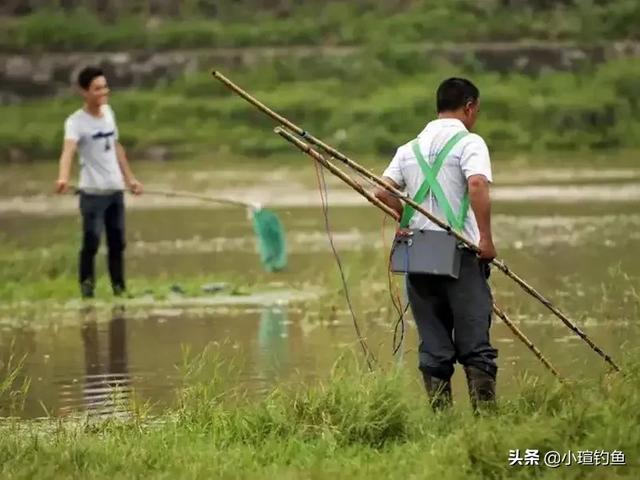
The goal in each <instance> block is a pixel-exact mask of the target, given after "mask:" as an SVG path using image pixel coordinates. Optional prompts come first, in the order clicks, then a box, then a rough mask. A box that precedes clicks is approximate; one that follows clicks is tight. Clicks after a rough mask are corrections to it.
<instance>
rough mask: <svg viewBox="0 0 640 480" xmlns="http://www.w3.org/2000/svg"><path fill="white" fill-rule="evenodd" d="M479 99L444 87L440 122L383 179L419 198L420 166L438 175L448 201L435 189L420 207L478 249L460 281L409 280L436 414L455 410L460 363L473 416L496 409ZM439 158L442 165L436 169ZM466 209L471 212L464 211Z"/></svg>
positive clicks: (416, 223)
mask: <svg viewBox="0 0 640 480" xmlns="http://www.w3.org/2000/svg"><path fill="white" fill-rule="evenodd" d="M479 96H480V95H479V91H478V89H477V88H476V87H475V85H473V84H472V83H471V82H470V81H469V80H466V79H462V78H450V79H448V80H445V81H444V82H443V83H442V84H441V85H440V86H439V88H438V91H437V112H438V118H437V119H436V120H433V121H431V122H429V123H428V124H427V126H426V127H425V128H424V130H422V132H421V133H420V134H419V135H418V138H417V139H416V140H415V141H412V142H409V143H407V144H405V145H402V146H401V147H400V148H398V150H397V152H396V154H395V156H394V157H393V160H392V161H391V163H390V164H389V166H388V167H387V169H386V170H385V172H384V177H385V180H386V181H387V182H388V183H389V184H391V185H393V186H394V187H396V188H398V189H402V190H404V191H405V192H406V193H407V194H408V195H409V196H410V197H412V198H414V197H415V195H416V193H417V192H418V190H419V189H420V187H421V185H422V184H423V182H424V181H425V176H424V174H423V168H421V165H420V163H423V165H424V163H426V164H428V165H429V167H430V168H432V169H434V170H435V169H436V168H439V170H438V171H437V173H436V181H437V183H438V184H439V186H440V187H441V191H442V193H443V194H444V195H443V196H442V195H439V193H440V192H436V193H434V192H433V189H430V191H429V193H428V194H427V196H426V197H425V199H424V201H423V202H422V206H423V207H424V208H425V209H426V210H427V211H429V212H431V213H433V214H434V215H435V216H436V217H438V218H440V219H443V220H445V221H446V222H448V223H449V224H450V225H451V226H452V227H454V228H455V229H457V230H458V231H459V232H460V233H461V234H462V235H463V236H465V237H467V238H468V239H470V240H471V241H473V242H474V243H476V244H477V245H478V246H479V247H480V254H479V256H476V254H474V253H473V252H472V251H471V250H469V249H463V250H462V255H461V268H460V275H459V277H458V278H457V279H454V278H450V277H444V276H437V275H425V274H407V279H406V280H407V294H408V297H409V304H410V305H411V310H412V312H413V316H414V319H415V321H416V324H417V327H418V332H419V336H420V346H419V354H420V363H419V368H420V370H421V372H422V375H423V378H424V383H425V387H426V389H427V392H428V394H429V396H430V398H431V404H432V406H433V407H434V408H441V407H444V406H447V405H449V404H450V403H451V382H450V379H451V376H452V375H453V372H454V363H455V362H456V360H457V361H458V362H460V363H461V364H462V365H463V366H464V369H465V373H466V375H467V382H468V385H469V393H470V396H471V400H472V404H473V406H474V408H476V409H477V408H478V407H479V406H480V405H482V404H493V403H494V402H495V378H496V373H497V366H496V362H495V359H496V356H497V350H496V349H494V348H493V347H492V346H491V343H490V339H489V329H490V326H491V312H492V303H493V300H492V297H491V291H490V289H489V285H488V282H487V277H488V275H489V269H488V262H489V261H490V260H492V259H493V258H495V256H496V250H495V246H494V244H493V238H492V234H491V213H490V212H491V206H490V197H489V184H490V183H491V181H492V175H491V162H490V159H489V150H488V148H487V145H486V144H485V142H484V140H483V139H482V137H480V136H479V135H476V134H474V133H469V131H470V130H471V129H472V128H473V126H474V124H475V122H476V117H477V114H478V110H479ZM416 149H417V150H416ZM447 149H448V150H447ZM441 151H443V152H445V153H443V154H442V155H441V157H442V158H443V161H442V163H441V164H440V166H439V167H435V166H434V163H435V159H436V157H438V154H439V153H440V152H441ZM416 152H417V153H416ZM447 152H448V153H447ZM418 155H420V156H421V158H420V159H418ZM419 160H420V161H419ZM467 195H468V198H465V197H466V196H467ZM376 196H377V197H378V198H379V199H380V200H382V201H383V202H385V203H386V204H387V205H389V206H390V207H391V208H393V209H394V210H395V211H396V212H398V215H399V216H402V215H403V213H404V207H403V205H402V203H401V202H400V200H398V198H396V197H394V196H392V195H391V194H390V193H388V192H387V191H386V190H384V189H378V190H377V191H376ZM438 196H439V198H440V199H441V200H442V201H441V202H439V201H438V198H436V197H438ZM443 197H444V198H443ZM445 204H447V205H445ZM465 204H466V206H469V205H470V207H471V208H470V209H469V210H467V208H466V207H465ZM467 212H468V213H467ZM409 218H410V220H408V219H407V222H406V223H408V227H409V228H411V229H420V230H425V229H426V230H441V228H440V227H438V226H437V225H435V224H434V223H432V222H431V221H429V220H428V219H427V218H426V217H425V216H424V215H421V214H419V213H418V212H413V215H412V216H411V214H410V215H409Z"/></svg>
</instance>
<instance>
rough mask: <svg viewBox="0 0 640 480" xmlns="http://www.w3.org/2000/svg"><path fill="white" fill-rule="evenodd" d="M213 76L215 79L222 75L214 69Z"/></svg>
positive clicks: (212, 70)
mask: <svg viewBox="0 0 640 480" xmlns="http://www.w3.org/2000/svg"><path fill="white" fill-rule="evenodd" d="M211 75H213V76H214V77H218V76H219V75H220V72H218V70H216V69H215V68H213V69H211Z"/></svg>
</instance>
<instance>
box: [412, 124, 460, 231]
mask: <svg viewBox="0 0 640 480" xmlns="http://www.w3.org/2000/svg"><path fill="white" fill-rule="evenodd" d="M468 134H469V132H465V131H462V132H458V133H456V134H455V135H454V136H453V137H451V139H450V140H449V141H448V142H447V143H446V145H445V146H444V148H443V149H442V150H440V152H439V153H438V155H437V156H436V159H435V161H434V162H433V166H432V167H429V165H428V164H427V162H426V161H425V159H424V156H423V155H422V152H421V151H420V144H419V143H418V139H415V140H414V141H413V142H411V148H412V149H413V153H414V155H415V156H416V159H417V160H418V165H420V169H421V170H422V173H423V174H424V182H423V183H422V185H421V186H420V188H419V189H418V191H417V192H416V194H415V196H414V197H413V201H414V202H416V203H418V204H422V202H424V199H425V198H427V195H428V194H429V191H431V192H433V195H434V197H436V200H437V201H438V204H439V205H440V207H441V208H442V209H443V210H444V213H445V215H446V216H447V222H448V223H449V226H451V228H453V229H454V230H456V231H458V232H460V231H462V228H463V227H464V222H465V220H466V219H467V213H468V212H469V193H468V192H466V193H465V194H464V197H463V198H462V203H461V205H460V213H459V214H458V215H456V214H455V213H454V212H453V208H451V204H450V203H449V201H448V200H447V197H446V196H445V194H444V191H443V190H442V187H441V186H440V184H439V183H438V180H437V177H438V173H439V172H440V168H441V167H442V164H443V163H444V161H445V159H446V158H447V157H448V156H449V153H451V150H452V149H453V147H455V146H456V144H457V143H458V142H459V141H460V140H461V139H462V138H464V137H465V136H466V135H468ZM414 213H415V209H414V208H413V207H411V206H410V205H407V204H405V206H404V210H403V212H402V218H401V219H400V228H407V227H408V226H409V222H410V221H411V218H412V217H413V214H414Z"/></svg>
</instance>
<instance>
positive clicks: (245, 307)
mask: <svg viewBox="0 0 640 480" xmlns="http://www.w3.org/2000/svg"><path fill="white" fill-rule="evenodd" d="M550 170H551V169H546V170H545V172H548V171H550ZM630 172H631V173H630ZM614 173H615V172H614ZM614 173H611V172H609V173H608V175H607V182H611V179H612V178H613V179H616V181H618V182H619V183H620V184H621V186H620V187H619V188H618V192H617V193H615V192H613V191H612V190H611V189H610V188H609V186H610V183H607V185H604V184H603V185H600V187H599V188H596V187H594V185H593V184H591V185H590V186H589V187H588V188H587V187H586V186H584V185H581V184H578V183H576V184H568V185H567V184H564V185H562V186H561V184H560V183H557V184H556V185H555V186H554V185H550V186H547V187H545V188H546V190H544V192H545V193H544V195H538V194H535V192H534V191H533V190H531V189H532V188H533V187H530V189H529V190H526V189H517V187H515V186H513V185H512V186H511V187H505V188H509V189H512V190H513V192H514V193H513V194H511V195H510V196H509V195H503V196H501V195H499V194H498V195H496V201H495V212H496V213H495V215H494V229H495V231H496V237H497V238H496V241H497V244H498V246H499V250H500V255H501V257H502V258H503V259H505V260H506V261H507V263H508V264H509V265H510V266H511V267H512V268H513V269H514V270H515V271H517V272H518V273H520V274H521V275H522V276H524V277H525V278H526V279H528V280H530V281H531V283H532V284H534V285H535V286H536V287H538V288H539V289H540V290H541V291H542V292H543V293H545V294H547V295H548V296H549V297H550V298H552V299H553V300H554V301H556V303H557V304H558V305H560V306H561V308H562V309H563V310H564V311H566V312H567V313H569V314H570V316H571V317H572V318H573V319H574V320H575V321H576V322H577V323H578V324H579V325H580V326H581V327H582V328H583V329H584V330H585V331H586V332H587V333H588V334H589V335H590V336H591V337H592V339H593V340H595V341H596V343H598V344H599V345H600V346H601V347H602V348H603V349H604V350H605V351H607V352H609V353H611V354H612V355H613V356H614V357H615V358H617V359H619V358H621V357H622V356H623V355H624V353H625V352H626V351H627V350H628V349H629V348H630V347H631V346H633V345H634V344H635V343H637V341H638V339H640V335H639V333H640V328H639V322H638V310H639V309H640V298H639V297H638V292H640V281H639V278H640V258H639V257H638V255H637V254H636V253H635V251H636V249H637V247H638V245H639V242H640V239H639V236H640V228H639V227H640V212H638V211H637V198H636V197H635V196H633V195H635V193H634V194H633V195H632V196H631V197H630V198H626V197H624V195H626V193H628V192H638V191H640V183H639V181H638V179H639V178H640V176H639V175H637V173H638V171H636V170H633V171H630V170H628V169H627V170H620V172H619V175H617V176H616V175H615V174H614ZM227 177H228V176H224V175H222V178H227ZM557 178H558V179H560V180H561V181H562V182H567V181H568V179H569V178H570V176H568V175H558V176H557ZM584 179H585V175H583V178H582V180H584ZM589 179H590V180H593V179H592V178H591V177H589ZM512 180H513V183H514V184H515V183H518V182H520V181H522V180H521V179H519V177H518V176H517V175H515V174H514V175H513V176H512ZM605 187H606V188H605ZM594 188H595V190H594ZM608 189H609V190H608ZM301 191H302V193H303V194H304V195H305V198H306V197H308V200H305V201H304V202H301V204H302V205H301V206H280V207H278V208H277V212H278V213H279V214H280V217H281V219H282V221H283V223H284V225H285V228H286V230H287V234H288V237H287V238H288V246H289V252H290V258H289V261H290V266H289V268H288V270H287V271H286V272H282V273H279V274H267V273H265V272H262V270H261V268H260V265H259V261H258V258H257V255H256V253H255V251H254V249H255V247H254V243H253V236H252V232H251V229H250V228H251V227H250V225H249V223H248V222H247V220H246V217H245V213H244V212H242V211H238V210H233V209H228V208H214V209H212V208H206V207H202V206H195V205H171V207H172V208H163V207H162V205H160V206H155V207H154V208H146V207H145V206H144V205H141V206H139V208H135V209H131V210H130V211H129V214H128V215H129V216H128V239H129V246H128V251H127V255H128V264H127V268H128V271H129V273H130V275H131V276H142V277H148V278H153V277H157V276H162V277H163V278H166V279H167V282H168V283H171V282H172V279H173V278H188V277H189V276H198V277H199V278H200V277H206V276H207V275H211V277H212V281H221V280H222V281H225V280H229V281H232V279H234V281H235V280H238V279H240V280H241V281H243V282H248V283H251V285H252V289H253V293H252V294H251V295H237V294H232V293H231V292H229V291H228V290H225V289H223V291H222V292H221V293H219V294H216V295H214V296H211V297H209V298H208V297H203V298H199V299H198V300H196V301H192V300H188V299H185V298H183V297H181V296H180V295H179V294H176V295H175V296H173V297H169V298H168V299H166V300H164V301H162V302H160V301H157V300H154V299H153V298H152V297H150V298H144V297H143V298H138V299H135V300H133V301H128V302H125V304H124V305H122V306H111V305H105V304H101V303H98V304H97V305H96V306H95V308H82V306H81V304H80V302H77V301H72V302H53V303H52V302H32V303H31V304H29V305H19V306H16V305H6V304H5V305H1V306H0V360H4V361H6V359H7V358H8V357H9V354H10V352H13V353H14V354H15V355H17V356H21V355H23V354H26V360H25V367H24V369H23V371H22V372H21V375H22V376H23V377H25V376H26V377H28V378H30V379H31V387H30V390H29V393H28V395H27V398H26V403H25V406H24V409H23V410H21V411H19V412H16V413H18V414H19V415H22V416H25V417H36V416H42V415H47V414H49V415H55V416H58V415H60V416H67V415H74V414H77V413H83V412H90V413H93V414H99V415H104V414H113V413H114V412H116V413H117V414H119V415H124V414H126V412H127V410H128V409H129V408H131V406H130V403H129V402H128V401H127V400H128V399H130V398H135V399H136V401H137V402H138V403H149V404H150V405H151V408H159V407H161V406H163V405H168V404H171V403H172V402H173V401H174V400H175V388H176V387H178V386H180V385H181V383H182V380H183V376H184V361H185V358H186V357H188V356H189V355H188V354H187V353H186V350H188V351H189V352H191V354H196V353H198V352H200V351H202V349H204V348H205V346H207V345H208V344H211V343H212V342H214V344H215V350H216V351H217V352H219V355H220V356H221V358H223V359H224V360H225V361H226V362H227V363H231V364H233V365H234V368H235V370H236V373H237V377H236V376H234V377H233V378H234V379H236V380H234V382H235V384H237V385H238V386H240V387H241V388H242V389H246V390H247V391H248V392H249V394H259V393H260V392H264V391H265V390H268V389H269V388H271V387H273V386H274V385H276V384H280V383H281V382H294V383H298V382H306V381H311V380H313V379H315V378H319V377H320V378H321V377H324V376H326V375H327V374H328V372H329V371H330V369H331V366H332V365H333V363H334V362H335V360H336V359H337V358H338V357H339V355H341V354H342V353H344V352H351V351H353V352H356V354H357V353H358V350H357V348H358V346H357V341H356V337H355V334H354V330H353V326H352V320H351V317H350V316H349V314H348V311H347V310H346V305H345V302H344V300H343V299H342V298H341V297H339V296H337V295H335V294H333V295H332V296H330V297H327V298H328V299H327V301H326V304H324V301H320V302H319V301H318V298H323V297H321V296H322V295H323V292H327V291H329V292H335V291H336V290H337V289H338V288H339V282H338V279H337V274H336V271H335V265H334V259H333V257H332V255H331V252H330V249H329V245H328V242H327V238H326V233H325V232H324V230H323V218H322V216H321V214H320V210H319V209H318V208H317V207H315V206H310V205H313V202H315V199H317V192H316V191H315V190H313V189H309V190H305V189H302V190H301ZM504 191H507V190H503V192H504ZM594 191H595V192H596V193H595V194H594V193H593V192H594ZM527 192H528V193H527ZM532 192H533V193H532ZM538 192H539V190H538ZM563 192H571V195H570V198H567V196H564V195H563ZM576 192H577V193H576ZM603 192H604V193H603ZM607 192H609V193H610V194H611V198H612V200H615V201H607V195H608V193H607ZM620 192H623V193H624V195H623V194H622V193H620ZM625 192H626V193H625ZM529 194H531V195H530V196H529ZM340 195H342V194H340ZM340 195H338V196H337V198H338V199H340V198H343V197H340ZM554 195H555V197H554ZM603 195H604V197H603ZM558 196H562V200H561V201H560V200H559V199H558V198H557V197H558ZM312 199H313V200H312ZM332 199H333V197H332V191H331V190H330V192H329V201H330V204H331V202H332ZM5 204H6V203H5ZM332 205H334V206H332V207H331V208H330V220H331V227H332V231H333V234H334V240H335V244H336V246H337V248H338V250H339V251H340V252H341V255H342V260H343V263H344V264H345V267H346V270H347V273H348V276H349V285H350V292H351V295H352V296H353V297H354V302H355V305H356V313H357V315H358V321H359V322H360V324H361V325H362V327H363V330H364V331H365V334H366V337H367V342H368V343H369V345H370V346H371V347H372V349H373V350H374V351H375V352H376V355H377V356H378V357H379V358H380V360H381V361H383V362H387V363H389V362H392V361H396V362H399V363H401V364H402V365H404V367H405V368H410V369H413V368H415V365H416V347H417V340H416V334H415V329H414V328H413V326H412V324H411V320H410V316H409V318H408V321H407V336H406V338H405V342H404V348H403V349H402V355H401V356H400V358H396V359H395V360H394V359H393V358H392V355H391V349H392V345H391V343H392V327H393V324H394V322H395V319H396V316H397V315H396V313H395V312H394V311H393V309H392V307H391V302H390V301H389V300H387V298H388V293H387V278H386V276H384V275H382V278H378V277H377V276H372V273H371V272H375V271H376V268H377V271H384V268H382V269H381V268H380V265H384V262H385V257H386V251H387V248H388V243H389V241H390V238H391V235H392V232H391V230H390V228H389V226H388V225H387V228H386V230H385V229H383V224H382V216H381V215H380V214H378V213H377V212H376V211H374V210H373V209H372V208H371V207H368V206H366V205H363V204H357V205H350V204H349V203H348V202H347V203H341V202H340V201H338V202H336V203H335V204H332ZM24 212H25V211H24V210H21V209H12V208H8V209H6V210H4V211H3V212H2V213H0V222H1V223H2V231H3V233H4V236H5V239H9V240H10V241H11V242H12V244H14V245H16V246H18V248H17V250H18V251H19V253H18V254H16V256H15V258H19V256H20V255H23V256H29V255H32V256H33V255H35V256H44V257H46V256H47V255H57V254H58V253H57V252H59V251H60V249H63V248H68V247H69V246H70V245H71V246H74V245H77V242H78V232H77V229H78V219H77V217H76V215H75V213H74V211H73V209H66V210H65V209H61V210H60V212H58V213H56V214H52V213H51V212H47V213H34V212H35V210H34V211H32V212H31V213H24ZM383 232H385V234H384V235H383ZM3 258H5V260H6V258H7V257H6V256H5V257H3ZM18 261H19V260H18ZM98 263H99V264H101V263H102V259H101V258H100V259H99V261H98ZM354 265H355V266H357V267H355V266H354ZM367 265H375V266H376V267H375V268H374V267H371V268H368V267H367ZM100 266H101V268H102V265H100ZM492 283H493V288H494V294H495V297H496V301H497V302H498V303H499V304H500V305H501V306H503V307H504V308H505V309H506V310H507V312H508V313H509V314H510V316H511V317H512V318H513V319H514V320H515V321H516V322H517V323H518V324H519V326H520V327H521V328H522V329H523V330H524V331H525V333H527V334H528V335H529V336H530V337H531V339H532V340H533V341H534V342H535V343H536V345H537V346H538V347H539V348H540V349H541V350H542V351H543V352H544V353H545V355H546V356H547V357H548V358H549V359H550V360H551V361H552V363H553V364H554V365H555V366H556V367H557V368H558V370H560V372H561V373H562V374H563V375H565V376H567V377H569V378H573V379H581V378H595V377H596V376H597V375H598V374H599V372H601V371H603V370H604V368H605V366H604V362H603V361H602V360H601V359H600V358H599V357H598V356H597V355H596V354H595V353H593V352H592V351H590V350H589V349H588V347H587V346H586V345H585V344H584V343H583V342H582V341H581V340H579V339H578V338H577V337H575V336H574V335H573V334H572V333H571V332H570V331H569V330H568V329H566V328H565V327H564V326H563V325H562V324H561V323H560V321H559V320H558V319H556V318H555V317H553V316H552V315H551V314H550V313H549V312H548V311H546V310H545V309H544V308H543V307H541V306H539V305H537V304H536V303H535V302H534V301H533V300H531V299H530V298H529V297H527V296H526V295H525V294H524V293H523V292H522V291H520V290H519V289H518V288H517V287H516V286H514V285H513V284H512V282H510V281H509V280H508V279H506V278H505V277H503V276H502V275H501V274H500V273H499V272H494V274H493V276H492ZM492 336H493V341H494V343H495V344H496V346H497V347H498V349H499V351H500V356H499V364H500V380H499V389H500V391H501V393H502V394H503V395H507V396H508V395H510V394H513V392H514V391H515V386H516V382H515V378H516V377H517V376H519V375H522V374H524V373H533V374H536V375H540V376H541V377H542V378H544V379H549V378H550V375H549V374H548V373H547V372H545V371H544V369H543V367H542V366H541V365H540V364H539V362H538V361H537V359H536V358H535V357H534V356H533V355H532V354H531V353H530V352H529V351H528V350H527V349H526V348H525V347H524V346H523V345H522V344H521V343H519V341H518V340H516V339H514V337H513V336H512V334H511V333H510V331H509V330H508V329H507V328H506V327H505V325H503V324H502V323H501V321H500V320H495V323H494V326H493V330H492ZM210 368H213V367H210ZM211 374H212V375H213V370H211ZM454 386H455V388H456V391H457V393H458V396H459V397H460V398H462V397H463V395H462V392H463V391H464V388H465V387H464V382H463V379H462V376H461V375H460V374H458V375H456V379H455V383H454ZM418 394H419V393H418Z"/></svg>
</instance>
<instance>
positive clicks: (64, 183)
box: [56, 178, 69, 194]
mask: <svg viewBox="0 0 640 480" xmlns="http://www.w3.org/2000/svg"><path fill="white" fill-rule="evenodd" d="M68 190H69V179H68V178H59V179H58V180H56V193H59V194H63V193H67V191H68Z"/></svg>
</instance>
